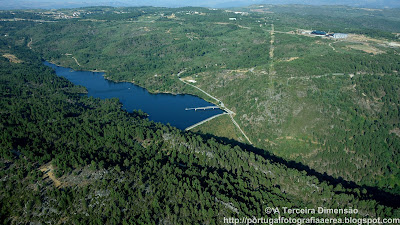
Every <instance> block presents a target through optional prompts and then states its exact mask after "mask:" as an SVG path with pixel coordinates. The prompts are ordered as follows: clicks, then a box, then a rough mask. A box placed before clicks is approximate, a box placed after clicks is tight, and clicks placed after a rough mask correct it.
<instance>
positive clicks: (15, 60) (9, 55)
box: [3, 53, 23, 63]
mask: <svg viewBox="0 0 400 225" xmlns="http://www.w3.org/2000/svg"><path fill="white" fill-rule="evenodd" d="M3 57H4V58H7V59H8V60H10V62H12V63H22V62H23V61H22V60H20V59H18V58H17V57H16V56H15V55H12V54H7V53H6V54H3Z"/></svg>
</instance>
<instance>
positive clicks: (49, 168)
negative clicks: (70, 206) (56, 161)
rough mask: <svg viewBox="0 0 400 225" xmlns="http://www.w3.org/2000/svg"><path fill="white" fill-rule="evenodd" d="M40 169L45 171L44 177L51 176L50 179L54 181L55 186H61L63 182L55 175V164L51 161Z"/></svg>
mask: <svg viewBox="0 0 400 225" xmlns="http://www.w3.org/2000/svg"><path fill="white" fill-rule="evenodd" d="M39 170H40V171H42V172H43V173H44V174H43V179H47V178H49V179H50V180H52V181H53V183H54V186H56V187H60V186H61V182H60V181H59V180H58V179H57V178H56V176H55V175H54V167H53V165H52V164H51V163H48V164H46V165H43V166H41V167H40V168H39Z"/></svg>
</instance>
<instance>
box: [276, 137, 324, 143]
mask: <svg viewBox="0 0 400 225" xmlns="http://www.w3.org/2000/svg"><path fill="white" fill-rule="evenodd" d="M282 139H286V140H295V141H300V142H308V141H306V140H303V139H300V138H295V137H292V136H286V137H279V138H277V139H276V140H282ZM311 143H312V144H315V145H319V143H318V142H316V141H311Z"/></svg>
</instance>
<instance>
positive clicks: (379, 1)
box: [0, 0, 400, 9]
mask: <svg viewBox="0 0 400 225" xmlns="http://www.w3.org/2000/svg"><path fill="white" fill-rule="evenodd" d="M251 4H309V5H336V4H337V5H350V6H357V7H372V8H375V7H376V8H383V7H400V0H0V9H18V8H19V9H21V8H22V9H23V8H25V9H26V8H64V7H68V8H70V7H82V6H92V5H108V6H144V5H146V6H148V5H151V6H166V7H179V6H207V7H235V6H244V5H251Z"/></svg>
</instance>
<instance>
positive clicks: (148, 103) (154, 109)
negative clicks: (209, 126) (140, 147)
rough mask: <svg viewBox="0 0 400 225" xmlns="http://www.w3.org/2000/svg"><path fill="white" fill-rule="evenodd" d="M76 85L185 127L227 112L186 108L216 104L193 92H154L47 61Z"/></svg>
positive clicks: (125, 106) (131, 108)
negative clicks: (173, 93)
mask: <svg viewBox="0 0 400 225" xmlns="http://www.w3.org/2000/svg"><path fill="white" fill-rule="evenodd" d="M44 64H45V65H46V66H50V67H51V68H53V69H54V70H55V71H56V74H57V75H58V76H60V77H65V78H67V79H68V80H69V81H71V82H72V83H73V84H75V85H81V86H84V87H86V89H87V91H88V96H93V97H95V98H100V99H107V98H118V99H119V101H120V102H121V103H122V105H123V109H125V110H126V111H128V112H132V111H133V110H135V109H136V110H139V109H141V110H142V111H143V112H146V113H147V114H149V117H148V118H149V120H152V121H155V122H161V123H164V124H167V123H169V124H170V125H171V126H174V127H177V128H179V129H182V130H183V129H185V128H187V127H189V126H191V125H193V124H196V123H198V122H200V121H202V120H205V119H207V118H209V117H212V116H215V115H217V114H221V113H224V111H222V110H221V109H208V110H197V111H195V110H185V109H186V108H195V107H204V106H213V104H211V103H209V102H207V101H205V100H203V99H201V98H199V97H196V96H193V95H172V94H151V93H149V92H148V91H147V90H146V89H144V88H141V87H139V86H137V85H135V84H132V83H128V82H121V83H116V82H113V81H109V80H106V79H104V77H103V75H104V73H99V72H89V71H74V70H72V69H70V68H65V67H60V66H56V65H54V64H51V63H49V62H44Z"/></svg>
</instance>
